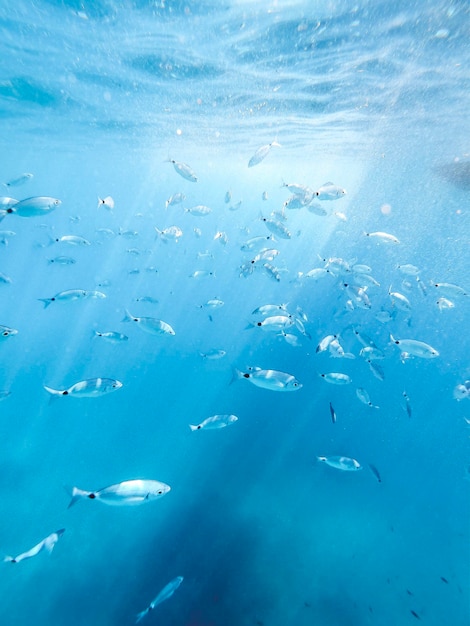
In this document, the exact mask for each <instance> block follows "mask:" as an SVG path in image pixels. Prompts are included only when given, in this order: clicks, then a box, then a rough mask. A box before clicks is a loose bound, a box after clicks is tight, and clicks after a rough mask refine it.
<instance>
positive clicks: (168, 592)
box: [136, 576, 184, 624]
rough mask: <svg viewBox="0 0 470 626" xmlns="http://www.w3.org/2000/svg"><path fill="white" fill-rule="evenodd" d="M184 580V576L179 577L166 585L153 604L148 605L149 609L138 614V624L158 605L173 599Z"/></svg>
mask: <svg viewBox="0 0 470 626" xmlns="http://www.w3.org/2000/svg"><path fill="white" fill-rule="evenodd" d="M183 580H184V579H183V576H177V577H176V578H174V579H173V580H172V581H171V582H169V583H168V584H167V585H165V586H164V587H163V589H162V590H161V591H160V593H159V594H158V595H157V597H156V598H154V599H153V600H152V602H151V603H150V604H149V605H148V607H147V608H146V609H144V610H143V611H141V612H140V613H138V614H137V619H136V624H137V623H138V622H140V620H141V619H143V618H144V617H145V616H146V615H147V614H148V613H150V611H152V610H153V609H154V608H155V607H156V606H157V605H158V604H161V603H162V602H164V601H165V600H168V598H171V596H172V595H173V594H174V593H175V591H176V590H177V589H178V587H179V586H180V585H181V583H182V582H183Z"/></svg>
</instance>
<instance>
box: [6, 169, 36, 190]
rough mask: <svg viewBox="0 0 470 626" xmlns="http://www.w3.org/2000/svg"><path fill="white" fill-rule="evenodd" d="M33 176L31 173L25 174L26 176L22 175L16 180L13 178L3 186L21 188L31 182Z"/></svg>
mask: <svg viewBox="0 0 470 626" xmlns="http://www.w3.org/2000/svg"><path fill="white" fill-rule="evenodd" d="M33 176H34V175H33V174H30V173H29V172H25V173H24V174H21V175H20V176H17V177H16V178H11V179H10V180H9V181H7V182H6V183H3V184H4V185H5V187H19V186H20V185H24V184H25V183H27V182H28V181H29V180H31V179H32V178H33Z"/></svg>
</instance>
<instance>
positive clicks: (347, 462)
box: [317, 456, 362, 472]
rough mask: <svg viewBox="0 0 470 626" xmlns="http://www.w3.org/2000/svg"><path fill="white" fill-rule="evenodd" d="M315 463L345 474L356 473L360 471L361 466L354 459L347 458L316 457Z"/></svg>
mask: <svg viewBox="0 0 470 626" xmlns="http://www.w3.org/2000/svg"><path fill="white" fill-rule="evenodd" d="M317 461H321V462H322V463H326V464H327V465H329V466H330V467H334V468H336V469H339V470H343V471H345V472H357V471H358V470H361V469H362V465H361V464H360V463H359V462H358V461H356V459H351V458H350V457H347V456H317Z"/></svg>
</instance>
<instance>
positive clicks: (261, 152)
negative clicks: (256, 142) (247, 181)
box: [248, 141, 281, 167]
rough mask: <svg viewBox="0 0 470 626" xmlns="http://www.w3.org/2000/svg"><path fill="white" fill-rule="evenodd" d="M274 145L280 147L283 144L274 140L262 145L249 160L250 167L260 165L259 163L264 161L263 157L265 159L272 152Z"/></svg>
mask: <svg viewBox="0 0 470 626" xmlns="http://www.w3.org/2000/svg"><path fill="white" fill-rule="evenodd" d="M274 147H276V148H280V147H281V144H279V143H277V141H272V142H271V143H268V144H266V145H265V146H261V148H258V150H256V152H255V153H254V155H253V156H252V157H251V159H250V160H249V161H248V167H254V166H255V165H258V163H261V161H263V159H265V158H266V157H267V156H268V154H269V153H270V152H271V148H274Z"/></svg>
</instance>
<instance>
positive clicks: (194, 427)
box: [189, 424, 200, 431]
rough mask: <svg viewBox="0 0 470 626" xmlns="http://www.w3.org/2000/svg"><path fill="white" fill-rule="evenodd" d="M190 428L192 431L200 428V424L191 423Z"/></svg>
mask: <svg viewBox="0 0 470 626" xmlns="http://www.w3.org/2000/svg"><path fill="white" fill-rule="evenodd" d="M189 428H190V429H191V431H193V430H200V428H199V426H194V424H189Z"/></svg>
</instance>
